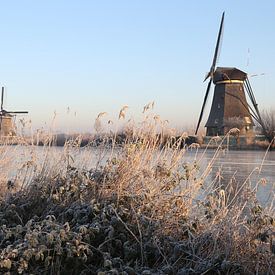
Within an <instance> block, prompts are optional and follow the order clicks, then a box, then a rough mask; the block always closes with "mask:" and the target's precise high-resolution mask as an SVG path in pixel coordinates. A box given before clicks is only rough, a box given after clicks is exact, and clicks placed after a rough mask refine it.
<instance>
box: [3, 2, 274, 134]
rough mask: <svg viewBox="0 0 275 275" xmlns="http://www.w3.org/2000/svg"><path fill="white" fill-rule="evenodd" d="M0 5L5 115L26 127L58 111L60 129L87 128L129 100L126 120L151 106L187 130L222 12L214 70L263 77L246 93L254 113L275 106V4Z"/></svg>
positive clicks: (198, 101) (200, 95)
mask: <svg viewBox="0 0 275 275" xmlns="http://www.w3.org/2000/svg"><path fill="white" fill-rule="evenodd" d="M0 3H1V6H0V7H1V9H0V10H1V15H0V37H1V43H0V48H1V51H0V83H1V85H4V86H5V87H6V89H7V96H6V103H7V105H8V106H7V109H11V110H19V109H23V110H25V109H26V110H29V111H30V114H29V116H27V117H28V118H31V119H32V121H33V125H34V127H40V126H41V125H43V123H44V122H49V119H50V118H51V117H52V116H53V113H54V111H55V110H56V111H57V114H58V115H57V119H58V125H57V127H58V128H60V129H61V130H62V129H67V128H70V129H75V130H76V131H89V130H91V129H92V127H93V124H94V118H95V117H96V115H97V114H98V113H99V112H102V111H106V112H108V113H109V118H113V117H114V116H117V113H118V111H119V109H120V107H121V106H122V105H125V104H127V105H129V114H131V116H132V115H133V116H134V115H135V114H140V113H141V111H142V108H143V106H144V105H145V104H146V103H148V102H149V101H153V100H154V101H155V105H156V108H155V112H156V113H158V114H159V115H160V116H161V117H162V118H163V119H168V120H169V121H170V124H171V126H173V127H177V128H183V127H185V126H192V125H195V123H196V121H197V118H198V114H199V112H200V108H201V104H202V100H203V96H204V93H205V88H206V84H205V83H203V79H204V76H205V73H206V72H207V71H208V70H209V68H210V65H211V62H212V57H213V52H214V47H215V42H216V37H217V33H218V27H219V23H220V18H221V14H222V12H223V11H225V13H226V14H225V29H224V35H223V43H222V50H221V54H220V58H219V63H218V65H220V66H235V67H238V68H240V69H242V70H244V71H246V72H248V74H260V73H265V75H264V76H259V77H254V78H252V79H251V83H252V87H253V88H254V92H255V95H256V98H257V100H258V102H259V105H260V107H261V108H270V107H275V101H274V90H275V84H274V82H273V80H274V79H275V35H274V32H275V31H274V28H275V2H274V1H271V0H270V1H251V0H249V1H246V0H243V1H237V0H235V1H183V0H182V1H161V0H139V1H137V0H136V1H130V0H128V1H126V0H125V1H120V0H117V1H111V0H109V1H92V0H90V1H88V0H87V1H69V0H66V1H62V0H59V1H57V0H55V1H51V0H47V1H34V0H33V1H30V0H29V1H27V0H26V1H22V0H21V1H0ZM248 49H249V50H250V53H249V54H248ZM248 60H249V63H248ZM247 63H248V65H247ZM212 95H213V91H212V93H211V98H210V99H212ZM210 104H211V100H209V102H208V107H209V106H210ZM68 106H69V107H70V109H71V114H69V115H67V114H66V108H67V107H68ZM75 111H76V112H77V116H76V117H74V116H73V113H74V112H75ZM207 115H208V114H207V113H206V116H205V117H204V120H206V118H207Z"/></svg>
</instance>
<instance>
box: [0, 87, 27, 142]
mask: <svg viewBox="0 0 275 275" xmlns="http://www.w3.org/2000/svg"><path fill="white" fill-rule="evenodd" d="M3 105H4V87H2V92H1V109H0V137H6V136H14V135H15V134H16V133H15V129H14V124H13V118H14V116H16V115H17V114H27V113H28V112H27V111H7V110H5V109H4V107H3Z"/></svg>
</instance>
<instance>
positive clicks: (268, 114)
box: [260, 109, 275, 142]
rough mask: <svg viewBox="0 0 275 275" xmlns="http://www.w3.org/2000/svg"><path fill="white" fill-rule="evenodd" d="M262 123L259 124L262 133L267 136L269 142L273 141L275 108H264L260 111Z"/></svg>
mask: <svg viewBox="0 0 275 275" xmlns="http://www.w3.org/2000/svg"><path fill="white" fill-rule="evenodd" d="M261 118H262V123H261V124H262V125H260V127H261V130H262V133H263V134H264V135H265V136H266V137H267V138H268V140H269V142H274V137H275V110H274V109H270V110H264V111H262V113H261Z"/></svg>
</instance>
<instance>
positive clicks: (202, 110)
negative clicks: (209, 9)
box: [195, 12, 224, 135]
mask: <svg viewBox="0 0 275 275" xmlns="http://www.w3.org/2000/svg"><path fill="white" fill-rule="evenodd" d="M223 22H224V12H223V14H222V19H221V23H220V28H219V33H218V38H217V42H216V47H215V52H214V57H213V61H212V65H211V67H210V71H209V72H208V74H207V75H206V77H205V79H204V81H206V80H207V79H208V78H209V77H210V80H209V82H208V85H207V88H206V92H205V96H204V100H203V104H202V108H201V112H200V116H199V120H198V124H197V128H196V131H195V135H197V133H198V130H199V127H200V124H201V120H202V117H203V113H204V109H205V105H206V102H207V99H208V96H209V92H210V88H211V83H212V79H213V76H214V72H215V68H216V63H217V59H218V55H219V52H220V45H221V37H222V32H223Z"/></svg>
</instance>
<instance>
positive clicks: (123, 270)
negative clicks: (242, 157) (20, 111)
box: [0, 106, 275, 274]
mask: <svg viewBox="0 0 275 275" xmlns="http://www.w3.org/2000/svg"><path fill="white" fill-rule="evenodd" d="M149 107H150V106H149ZM149 107H148V108H145V110H144V111H145V112H147V111H148V109H149ZM122 111H123V114H124V115H121V114H120V119H123V118H124V117H125V111H126V109H125V108H124V109H122ZM97 119H98V120H99V119H100V116H99V117H98V118H97ZM98 126H99V121H97V127H98ZM165 127H166V126H165V123H164V122H162V121H160V119H159V118H157V117H156V116H154V115H149V116H148V117H145V119H144V121H142V123H141V124H138V125H135V126H134V125H133V124H131V125H128V124H127V125H126V128H127V131H125V133H126V138H125V139H124V140H123V144H120V146H119V147H117V138H118V135H117V133H114V134H113V138H112V143H111V144H110V140H109V136H108V138H107V137H106V136H104V135H103V137H102V143H101V144H99V145H98V146H97V147H96V149H95V148H93V147H92V144H93V143H91V144H90V145H87V146H86V147H85V148H80V147H79V146H80V143H81V137H79V138H77V139H75V140H70V141H68V142H67V143H66V144H65V146H64V148H63V149H62V150H61V149H58V150H54V149H53V148H52V147H51V138H50V137H49V139H48V141H47V142H44V144H45V145H44V147H43V148H39V149H38V147H37V146H35V143H34V144H33V145H25V144H26V143H24V141H21V142H20V143H19V142H18V145H17V146H9V145H3V146H1V147H0V151H1V154H0V156H1V160H0V168H1V170H0V171H1V172H0V173H1V174H0V181H1V204H0V272H1V273H2V274H3V273H6V274H17V273H19V274H39V273H42V274H237V273H239V274H254V273H257V274H273V273H274V268H275V267H274V264H275V255H274V254H275V244H274V241H275V240H274V234H275V233H274V213H275V211H274V206H273V203H272V202H271V203H270V204H269V205H267V206H265V207H263V206H261V205H260V204H259V203H258V201H257V198H256V192H257V188H258V185H259V184H261V183H262V181H259V182H258V183H254V182H252V181H251V175H247V180H245V181H244V182H243V183H242V184H241V185H238V186H236V185H234V181H229V182H228V183H227V184H220V179H219V175H218V174H217V177H216V178H215V179H213V181H212V182H210V183H209V182H207V181H206V178H207V176H208V175H209V173H210V171H211V169H212V167H213V164H214V163H215V160H216V159H217V157H218V156H219V154H220V153H222V152H223V150H224V149H223V147H222V146H219V147H218V149H217V151H216V152H215V154H214V155H213V158H212V159H211V160H210V162H209V163H208V166H207V167H206V168H205V169H203V170H202V169H201V167H200V164H201V159H200V158H198V157H197V155H196V154H195V158H194V160H193V161H192V162H186V161H185V156H186V154H188V151H189V150H199V149H198V145H197V144H193V145H192V146H191V147H188V146H183V147H182V144H183V143H184V140H185V138H186V137H187V135H186V134H182V136H181V137H180V139H177V140H176V141H175V138H174V137H173V136H172V135H167V133H168V132H169V131H168V130H167V129H166V128H165ZM234 131H236V130H232V131H231V132H234ZM156 133H160V134H158V135H156ZM229 135H230V133H229ZM225 139H226V137H225ZM219 142H220V144H222V143H223V142H224V141H223V140H222V141H219ZM206 150H207V149H206ZM12 151H14V152H12ZM19 153H20V156H21V161H19V162H16V161H17V159H16V158H18V156H19ZM12 156H16V158H14V157H12ZM16 163H17V164H16ZM12 165H17V166H13V168H11V167H12ZM258 169H260V167H259V168H255V171H251V173H255V172H257V170H258ZM12 170H15V171H14V172H12Z"/></svg>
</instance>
